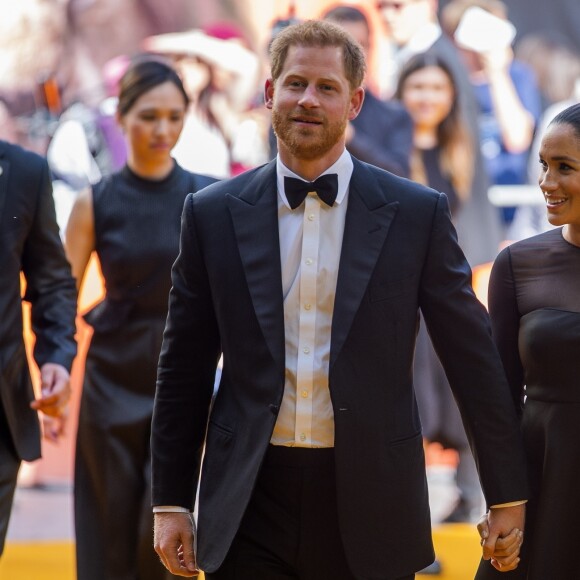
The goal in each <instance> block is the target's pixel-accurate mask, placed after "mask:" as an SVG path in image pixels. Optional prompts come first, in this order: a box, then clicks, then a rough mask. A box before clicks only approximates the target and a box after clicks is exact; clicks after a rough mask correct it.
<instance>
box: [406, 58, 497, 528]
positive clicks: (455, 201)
mask: <svg viewBox="0 0 580 580" xmlns="http://www.w3.org/2000/svg"><path fill="white" fill-rule="evenodd" d="M457 90H458V89H457V85H456V83H455V80H454V79H453V76H452V74H451V72H450V69H449V67H448V65H447V64H446V62H445V61H444V60H443V59H442V58H440V57H438V56H436V55H435V54H430V53H423V54H418V55H416V56H414V57H412V58H411V59H410V60H409V61H408V62H407V64H406V65H405V66H404V67H403V69H402V71H401V76H400V78H399V84H398V87H397V91H396V93H395V95H396V97H397V98H398V99H400V100H401V102H402V103H403V104H404V105H405V107H407V110H408V111H409V113H410V114H411V117H412V118H413V121H414V123H415V135H414V150H413V156H412V160H411V179H413V180H414V181H417V182H419V183H423V184H425V185H428V186H429V187H432V188H433V189H436V190H437V191H441V192H444V193H445V194H446V195H447V197H448V200H449V208H450V211H451V215H452V217H453V221H454V223H456V224H458V223H459V222H461V221H463V220H464V219H465V218H464V216H470V215H476V214H477V212H474V213H473V214H470V213H467V214H464V213H463V211H462V210H463V207H464V206H465V205H466V204H470V203H475V204H477V205H479V207H480V211H485V210H484V209H483V208H482V206H488V208H487V211H490V209H492V208H491V206H490V204H489V201H488V200H487V196H485V195H484V194H485V192H477V191H476V190H473V189H472V187H471V184H472V180H473V168H474V159H475V156H474V151H473V143H472V140H471V136H470V135H469V128H468V127H467V124H466V123H465V120H464V118H463V117H462V116H461V114H460V112H459V105H458V95H457ZM478 194H479V199H476V195H478ZM462 225H463V228H462V229H463V231H465V232H469V234H468V235H466V236H464V237H461V238H460V245H461V246H462V249H464V251H465V252H466V254H467V255H468V256H469V254H470V252H469V249H470V244H473V238H475V239H476V240H478V242H477V243H481V241H482V240H484V239H485V236H486V232H485V230H483V231H481V232H479V233H477V230H481V229H482V225H481V222H480V221H479V220H471V222H470V223H467V224H462ZM494 250H495V248H489V251H490V252H492V251H494ZM414 376H415V387H416V389H417V401H418V404H419V412H420V414H421V422H422V425H423V434H424V437H425V439H426V440H427V441H428V442H432V441H435V442H438V443H441V444H442V445H443V446H444V447H451V448H453V449H456V450H457V451H458V453H459V465H458V467H457V474H456V484H457V487H458V490H459V494H460V495H459V502H458V504H457V506H456V507H455V508H454V510H453V512H452V513H451V514H449V515H448V516H447V518H446V521H466V522H469V521H475V520H477V519H478V518H479V516H480V515H481V510H482V509H483V505H484V504H483V495H482V492H481V486H480V484H479V477H478V475H477V469H476V466H475V462H474V460H473V455H472V454H471V451H470V449H469V444H468V441H467V436H466V434H465V429H464V428H463V424H462V422H461V416H460V414H459V410H458V408H457V404H456V403H455V400H454V399H453V396H452V394H451V389H450V387H449V383H448V381H447V378H446V376H445V372H444V371H443V367H442V365H441V363H440V362H439V359H438V358H437V355H436V353H435V350H434V349H433V346H432V344H431V341H430V339H429V336H428V334H427V331H426V329H425V325H424V324H422V325H421V327H420V329H419V335H418V338H417V352H416V356H415V367H414Z"/></svg>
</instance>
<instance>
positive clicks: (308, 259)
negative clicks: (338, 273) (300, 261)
mask: <svg viewBox="0 0 580 580" xmlns="http://www.w3.org/2000/svg"><path fill="white" fill-rule="evenodd" d="M313 261H314V260H313V259H312V258H306V265H307V266H312V262H313Z"/></svg>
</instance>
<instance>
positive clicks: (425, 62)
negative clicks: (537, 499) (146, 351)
mask: <svg viewBox="0 0 580 580" xmlns="http://www.w3.org/2000/svg"><path fill="white" fill-rule="evenodd" d="M162 4H163V6H160V5H161V3H159V2H154V1H153V0H149V1H148V2H141V3H137V2H135V3H129V2H127V3H117V4H114V3H113V4H111V3H110V2H107V1H105V0H102V2H98V1H96V2H84V3H83V2H78V1H74V0H71V1H70V2H68V3H66V2H46V1H44V2H43V1H41V0H27V1H22V2H20V3H19V6H20V8H19V10H14V11H13V12H12V13H11V16H10V19H11V20H10V19H9V20H10V21H7V22H5V23H4V24H2V25H1V26H2V29H4V28H5V29H6V34H4V37H3V40H2V48H0V50H3V51H4V53H5V58H3V59H1V64H0V67H1V68H0V70H1V71H2V74H0V79H4V80H3V82H0V118H1V119H2V121H1V122H0V138H1V139H3V140H6V141H9V142H12V143H17V144H20V145H22V146H23V147H25V148H28V149H32V150H34V151H36V152H37V153H40V154H41V155H44V156H46V157H47V159H48V163H49V166H50V170H51V174H52V181H53V195H54V200H55V205H56V212H57V221H58V225H59V227H60V230H61V236H62V237H63V238H64V237H65V232H67V223H68V222H69V216H70V215H71V211H72V210H73V207H75V204H78V198H79V194H80V193H81V192H83V191H85V190H86V189H87V187H89V188H90V187H91V186H95V185H96V184H98V183H102V180H103V178H105V177H107V176H111V175H113V174H118V172H120V171H123V170H124V169H123V168H125V167H126V163H127V158H128V155H130V156H132V159H133V162H134V160H135V159H136V158H137V157H138V151H131V150H130V149H128V143H129V147H131V138H132V137H131V136H129V135H124V129H126V123H125V124H124V123H123V122H120V121H123V120H124V118H125V116H126V113H124V112H121V113H120V112H119V109H118V97H119V81H120V79H122V78H123V77H124V75H125V73H126V71H127V70H128V69H130V68H131V67H132V66H134V64H135V62H138V61H143V60H144V59H150V60H156V61H160V62H163V63H164V64H165V65H167V66H169V67H170V68H172V69H173V70H175V71H176V72H177V74H178V75H179V79H180V82H182V83H183V89H184V91H185V92H186V94H187V97H188V100H187V103H186V107H185V109H184V111H183V119H181V118H180V119H179V122H180V123H181V121H183V123H182V124H183V126H182V128H181V129H180V131H178V132H177V134H176V135H175V137H176V143H175V144H174V147H173V143H172V147H173V148H172V157H173V158H174V159H175V160H176V161H177V163H178V165H179V166H180V167H181V168H183V169H184V170H186V171H188V172H191V173H193V174H203V175H204V176H208V177H210V178H213V179H224V178H228V177H231V176H234V175H237V174H239V173H241V172H243V171H245V170H247V169H250V168H253V167H256V166H258V165H261V164H263V163H266V162H267V161H269V160H270V159H272V158H273V157H274V156H275V155H276V145H275V143H276V142H275V138H274V133H273V131H272V128H271V120H270V113H269V111H268V109H266V107H265V106H264V99H263V87H264V81H265V79H266V78H267V77H268V74H269V65H268V61H267V60H268V59H267V54H268V51H267V49H268V44H269V42H270V41H271V40H272V39H273V38H274V37H275V35H276V34H277V33H278V32H279V31H280V30H281V29H283V28H284V27H286V26H288V25H289V24H292V23H293V22H296V21H298V20H300V19H301V18H302V15H301V14H300V13H299V11H297V10H296V9H295V8H294V7H293V6H294V5H293V4H292V3H291V4H290V6H289V7H288V6H286V7H285V8H284V9H283V10H281V12H280V13H279V14H278V15H277V17H276V18H275V19H273V20H272V21H271V22H270V23H269V29H268V30H267V31H266V32H264V33H263V34H262V35H261V37H260V39H259V40H257V39H256V38H254V37H253V36H252V29H251V27H249V26H248V25H247V22H245V21H244V19H243V18H241V17H240V18H239V19H237V18H235V16H236V15H235V14H229V15H228V14H227V13H225V12H219V11H217V12H216V13H215V20H214V21H212V22H210V23H209V24H204V25H203V26H201V25H198V26H196V18H195V14H192V13H190V12H188V11H187V10H186V8H184V6H185V4H186V3H183V2H180V1H179V0H165V1H164V2H163V3H162ZM210 4H211V3H208V6H210ZM215 4H218V3H215ZM89 6H90V7H92V8H91V10H92V11H91V13H90V14H91V19H90V20H89V18H88V16H87V11H88V10H89V8H87V7H89ZM113 6H117V8H116V9H117V10H119V11H120V12H115V8H114V7H113ZM121 6H122V8H121ZM214 7H215V6H214ZM208 9H209V8H208ZM318 16H319V17H320V18H325V19H328V20H331V21H333V22H336V23H337V24H339V25H340V26H343V27H344V28H345V29H346V30H347V31H348V32H349V33H350V34H351V35H352V36H353V37H354V38H355V39H356V40H357V41H358V42H359V43H360V45H361V46H362V47H363V49H364V51H365V53H366V54H367V58H368V61H369V62H370V63H371V64H372V66H370V67H369V73H368V78H367V79H366V81H365V85H366V98H365V101H364V105H363V108H362V110H361V113H360V115H359V117H357V118H356V119H355V120H354V121H352V122H351V123H350V125H349V127H348V129H347V149H348V150H349V151H350V152H351V153H352V154H353V155H354V156H355V157H357V158H359V159H360V160H362V161H365V162H368V163H371V164H373V165H377V166H379V167H382V168H383V169H386V170H388V171H391V172H393V173H396V174H398V175H401V176H403V177H408V178H410V179H412V180H415V181H418V182H421V183H423V184H425V185H428V186H430V187H433V188H434V189H437V190H439V191H443V192H445V193H446V194H447V196H448V198H449V201H450V208H451V212H452V215H453V220H454V223H455V226H456V228H457V231H458V235H459V242H460V244H461V246H462V248H463V250H464V252H465V254H466V256H467V258H468V260H469V262H470V263H471V265H472V266H474V267H476V266H479V265H482V264H486V263H489V262H490V261H492V260H493V259H494V257H495V256H496V254H497V252H498V251H499V249H500V247H501V245H502V243H504V242H505V240H515V239H520V238H523V237H526V236H529V235H531V234H533V233H538V232H541V231H543V230H545V229H547V228H548V227H550V226H549V224H548V223H547V222H546V221H545V218H544V216H543V214H544V211H543V210H542V208H541V207H540V206H539V205H535V204H534V203H531V204H530V203H528V202H527V198H526V202H525V203H521V204H520V203H518V202H517V198H514V196H513V195H509V192H510V191H520V190H519V189H510V188H512V187H513V186H526V185H530V184H536V183H537V179H538V177H537V176H538V173H539V167H538V159H537V150H538V144H537V141H538V137H537V136H538V135H540V134H541V132H542V128H543V127H545V126H546V125H547V123H548V122H549V121H550V120H551V119H552V118H553V117H554V116H555V115H556V114H557V113H558V112H559V111H561V110H562V109H564V108H565V107H566V106H568V105H570V104H572V103H574V102H578V101H580V54H579V53H578V51H577V50H576V49H575V48H574V47H573V46H572V45H571V44H569V43H568V42H566V40H565V39H563V38H560V37H558V36H556V35H548V34H529V35H524V36H522V37H521V38H519V39H518V41H517V42H516V41H515V39H516V37H517V30H516V26H515V24H514V23H513V22H512V21H510V14H509V11H508V5H507V3H505V2H502V1H501V0H451V1H449V2H447V3H445V5H444V7H442V8H441V9H439V6H438V3H437V2H436V1H434V0H377V1H376V2H373V3H371V2H364V3H363V2H355V3H353V4H347V3H337V4H335V5H333V6H332V7H330V8H326V9H325V10H324V11H323V12H321V13H320V14H319V15H318ZM90 22H91V23H92V24H93V25H95V24H96V23H101V24H102V23H105V26H106V27H110V29H111V30H112V31H114V30H121V29H122V30H123V33H122V34H121V35H120V36H121V38H122V40H123V42H121V43H119V46H118V52H116V53H115V54H113V55H111V54H110V52H111V51H110V50H108V51H107V50H105V47H104V46H103V45H104V44H106V43H107V40H106V38H107V36H106V35H103V34H102V31H103V30H104V28H103V27H101V28H100V30H101V35H100V36H99V35H98V34H96V33H95V31H94V30H91V26H90V25H89V23H90ZM129 22H131V23H133V26H129V25H128V23H129ZM8 31H9V33H8ZM118 37H119V35H112V36H111V38H118ZM109 48H110V47H109ZM63 63H65V64H63ZM174 84H177V85H179V83H175V82H174ZM174 90H175V89H174ZM145 93H146V91H145ZM177 101H178V103H179V106H180V107H181V105H182V104H183V103H182V99H181V97H179V98H177ZM132 106H133V105H131V107H132ZM131 107H129V110H130V109H131ZM179 114H180V115H181V113H179ZM174 121H175V119H174ZM135 143H136V142H135ZM130 168H131V169H132V170H134V169H135V168H134V167H133V166H130ZM145 173H146V171H144V172H142V173H141V174H140V175H141V177H143V175H144V174H145ZM162 173H163V172H162ZM163 176H166V174H165V173H163ZM133 177H134V176H133ZM149 177H151V179H155V178H156V176H155V175H153V174H151V175H150V176H149ZM125 178H127V179H129V177H127V176H125ZM492 186H496V187H499V188H501V191H504V192H506V197H505V199H506V200H507V201H501V199H500V203H499V206H500V207H496V206H494V205H492V203H491V202H490V200H489V197H488V191H489V190H490V187H492ZM135 187H136V186H135ZM101 189H102V187H101V186H99V188H97V189H95V191H97V192H100V191H101ZM184 193H187V192H186V191H185V192H184ZM537 197H538V200H539V201H541V196H540V195H538V196H537ZM514 200H515V201H514ZM76 211H77V214H76V215H77V219H78V215H79V214H78V211H79V210H78V208H77V210H76ZM73 215H75V214H73ZM95 223H97V226H98V227H99V222H98V221H97V222H95ZM176 223H177V221H176ZM91 227H92V228H93V230H94V224H92V225H91ZM93 230H91V231H93ZM68 231H69V232H70V231H73V232H74V231H75V224H73V226H72V228H71V226H70V224H69V230H68ZM79 231H81V232H82V231H83V230H82V229H81V230H78V229H77V231H76V235H77V238H76V239H77V242H78V243H77V245H76V248H77V249H78V248H79V247H83V243H82V240H81V241H78V233H79ZM93 235H94V232H93ZM69 246H70V243H69ZM86 249H87V252H88V253H86V252H85V253H86V255H85V256H84V257H83V258H82V259H81V262H82V267H81V266H79V267H78V268H77V270H81V271H84V268H85V267H86V263H87V262H88V255H89V254H90V252H92V251H93V250H94V249H95V247H93V246H92V245H91V246H90V247H89V246H87V247H86ZM74 252H75V249H74V248H73V249H72V250H71V249H70V247H69V250H68V257H69V260H70V257H71V255H73V258H74ZM74 265H75V264H74V260H73V266H74ZM73 274H74V267H73ZM161 294H162V295H163V301H164V300H165V294H163V293H161ZM415 380H416V387H417V391H418V397H419V406H420V412H421V417H422V423H423V428H424V435H425V439H426V443H429V442H434V441H435V442H439V443H441V444H442V445H444V446H446V447H451V448H454V449H456V450H457V451H458V453H459V458H460V462H459V466H460V467H459V469H458V473H457V478H458V481H457V484H458V488H459V493H460V495H459V501H458V504H457V506H456V509H455V511H454V513H452V514H449V516H448V518H449V521H471V520H473V519H474V518H475V517H476V516H478V515H480V513H481V511H482V509H483V500H482V495H481V490H480V488H479V483H478V479H477V473H476V469H475V465H474V462H473V458H472V457H471V455H470V452H469V448H468V444H467V438H466V436H465V432H464V431H463V427H462V425H461V421H460V418H459V414H458V411H457V408H456V407H455V405H454V403H453V401H452V397H451V393H450V390H449V387H448V385H447V382H446V378H445V375H444V372H443V369H442V368H441V366H440V364H439V363H438V360H437V357H436V355H435V352H434V351H433V348H432V346H431V345H430V341H429V337H428V336H427V334H426V332H425V331H424V325H423V326H422V330H421V333H420V335H419V342H418V350H417V357H416V368H415Z"/></svg>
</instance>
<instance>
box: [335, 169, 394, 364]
mask: <svg viewBox="0 0 580 580" xmlns="http://www.w3.org/2000/svg"><path fill="white" fill-rule="evenodd" d="M353 161H354V163H355V166H354V171H353V175H352V178H351V182H350V187H349V198H348V209H347V213H346V222H345V226H344V237H343V242H342V251H341V256H340V266H339V269H338V280H337V285H336V298H335V302H334V313H333V317H332V339H331V345H330V366H331V367H332V365H333V364H334V362H335V361H336V358H337V356H338V354H339V353H340V350H341V348H342V346H343V345H344V342H345V340H346V337H347V336H348V333H349V331H350V327H351V326H352V321H353V319H354V315H355V313H356V311H357V310H358V308H359V305H360V303H361V300H362V298H363V296H364V294H365V292H366V289H367V286H368V283H369V280H370V277H371V274H372V272H373V270H374V268H375V265H376V263H377V259H378V257H379V254H380V252H381V250H382V248H383V245H384V243H385V239H386V237H387V233H388V231H389V227H390V225H391V222H392V220H393V218H394V216H395V214H396V213H397V209H398V205H399V204H398V202H391V203H389V202H388V201H387V195H385V192H384V191H381V186H380V184H379V182H378V180H377V179H376V177H375V176H374V175H373V174H372V173H371V172H370V171H369V170H368V169H367V168H366V167H365V166H363V165H362V164H361V163H360V162H358V161H357V160H356V159H353Z"/></svg>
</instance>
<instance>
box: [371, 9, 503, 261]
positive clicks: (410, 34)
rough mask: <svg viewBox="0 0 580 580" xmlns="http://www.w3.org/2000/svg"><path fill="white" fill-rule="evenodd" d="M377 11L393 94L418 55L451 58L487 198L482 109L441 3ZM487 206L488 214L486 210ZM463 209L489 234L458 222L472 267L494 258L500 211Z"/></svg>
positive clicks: (477, 185)
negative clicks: (444, 26)
mask: <svg viewBox="0 0 580 580" xmlns="http://www.w3.org/2000/svg"><path fill="white" fill-rule="evenodd" d="M376 7H377V9H378V10H379V13H380V16H381V19H382V22H383V25H384V31H385V35H386V37H387V39H388V41H389V44H390V46H391V49H392V55H391V58H392V60H391V61H389V65H388V68H389V69H392V71H393V77H392V79H391V80H390V81H389V82H390V83H391V84H392V88H391V94H393V93H394V91H395V90H396V86H397V80H398V78H399V75H400V71H401V68H402V67H403V66H404V65H405V63H406V62H407V61H408V60H409V59H410V58H411V57H412V56H414V55H416V54H421V53H425V52H428V53H430V54H435V55H437V56H439V57H441V58H442V59H444V60H445V62H446V64H447V66H448V68H449V70H450V72H451V74H452V75H453V78H454V80H455V83H456V85H457V98H458V104H459V112H460V114H461V115H463V117H464V119H465V121H466V123H467V126H468V127H469V135H470V136H471V139H472V142H473V146H472V150H473V152H474V166H473V178H472V182H471V188H472V190H473V192H474V193H473V199H476V200H478V199H483V197H484V196H486V195H487V190H488V188H489V177H488V174H487V169H486V167H485V164H484V160H483V156H482V154H481V151H480V148H479V142H480V138H479V106H478V104H477V100H476V98H475V94H474V91H473V86H472V84H471V81H470V79H469V75H468V72H467V68H466V67H465V64H464V63H463V61H462V59H461V57H460V55H459V52H458V50H457V48H456V47H455V45H454V44H453V42H452V41H451V40H450V39H449V38H448V37H447V36H446V35H445V34H443V31H442V30H441V26H440V25H439V21H438V18H437V9H438V2H437V0H397V1H395V0H377V2H376ZM481 208H483V209H484V211H480V210H481ZM462 211H463V212H464V213H465V214H468V213H471V215H470V216H469V217H467V215H466V218H465V222H466V223H473V222H474V221H476V220H480V222H482V223H481V226H482V227H481V228H478V230H477V232H480V231H481V232H483V231H485V232H487V234H486V236H485V237H484V238H483V239H481V240H478V239H477V238H476V237H475V236H476V235H477V233H476V232H469V231H463V230H462V223H463V221H464V220H461V222H458V224H457V225H458V228H459V229H458V235H459V240H460V242H462V243H463V242H464V241H465V242H466V243H467V240H468V239H469V243H470V246H471V250H470V251H469V252H468V256H467V257H468V260H469V262H470V264H471V265H475V264H482V263H484V262H489V261H491V260H493V258H494V257H495V256H496V254H497V249H498V248H499V245H500V243H501V241H502V240H503V238H504V232H503V230H502V227H501V220H500V216H499V214H498V212H497V211H495V210H494V209H493V208H489V207H487V206H485V205H482V206H481V207H480V208H477V207H476V206H475V204H473V203H470V204H466V205H465V206H464V207H463V210H462ZM480 242H481V243H480ZM465 247H466V248H467V246H465Z"/></svg>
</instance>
